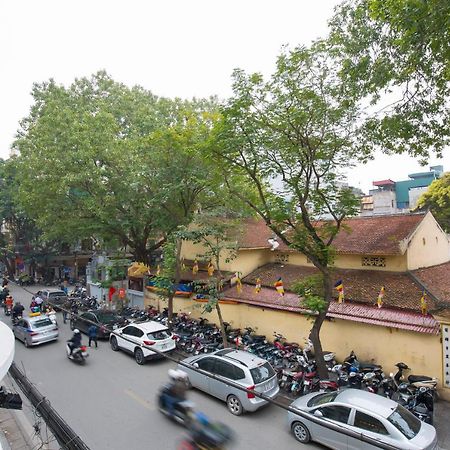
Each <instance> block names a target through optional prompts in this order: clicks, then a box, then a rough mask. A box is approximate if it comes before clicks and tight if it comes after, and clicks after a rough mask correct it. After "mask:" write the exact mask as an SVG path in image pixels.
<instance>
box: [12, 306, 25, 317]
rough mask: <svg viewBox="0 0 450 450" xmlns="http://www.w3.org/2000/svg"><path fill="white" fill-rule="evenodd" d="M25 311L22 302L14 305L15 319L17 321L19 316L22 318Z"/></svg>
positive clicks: (13, 313)
mask: <svg viewBox="0 0 450 450" xmlns="http://www.w3.org/2000/svg"><path fill="white" fill-rule="evenodd" d="M24 309H25V308H24V307H23V305H22V304H21V303H20V302H16V304H15V305H14V308H13V310H12V315H13V318H14V319H17V317H18V316H22V315H23V310H24Z"/></svg>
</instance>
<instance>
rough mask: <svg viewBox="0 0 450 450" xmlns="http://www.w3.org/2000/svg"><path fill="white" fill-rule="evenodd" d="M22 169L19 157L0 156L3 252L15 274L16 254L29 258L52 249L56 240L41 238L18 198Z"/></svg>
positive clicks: (0, 250) (7, 266) (30, 259)
mask: <svg viewBox="0 0 450 450" xmlns="http://www.w3.org/2000/svg"><path fill="white" fill-rule="evenodd" d="M19 179H20V172H18V168H17V160H16V158H10V159H8V160H6V161H4V160H0V223H1V224H2V231H1V232H0V255H1V260H2V262H3V263H4V264H5V266H6V268H7V270H8V272H9V275H10V276H11V277H12V276H14V270H13V267H14V266H13V260H14V259H15V256H16V254H17V255H20V256H21V257H22V258H24V259H25V260H26V261H27V262H33V261H35V259H36V257H38V256H41V255H46V254H49V253H52V252H53V251H54V250H55V245H54V243H53V242H46V241H45V240H43V239H42V236H41V232H40V230H39V229H38V228H37V226H36V224H35V222H34V221H33V220H32V219H31V218H30V217H29V216H28V215H27V214H26V213H25V211H24V209H23V208H22V206H21V204H20V198H19Z"/></svg>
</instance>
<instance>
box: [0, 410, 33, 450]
mask: <svg viewBox="0 0 450 450" xmlns="http://www.w3.org/2000/svg"><path fill="white" fill-rule="evenodd" d="M22 414H23V413H22ZM31 448H32V447H31V445H30V444H29V443H28V441H27V440H26V438H25V436H24V434H23V432H22V428H21V426H20V425H19V423H18V418H17V411H12V410H9V409H4V408H0V449H2V450H28V449H31Z"/></svg>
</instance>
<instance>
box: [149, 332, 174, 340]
mask: <svg viewBox="0 0 450 450" xmlns="http://www.w3.org/2000/svg"><path fill="white" fill-rule="evenodd" d="M147 337H148V338H149V339H153V340H154V341H161V340H162V339H168V338H170V333H169V331H168V330H160V331H154V332H153V333H147Z"/></svg>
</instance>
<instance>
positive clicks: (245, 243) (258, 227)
mask: <svg viewBox="0 0 450 450" xmlns="http://www.w3.org/2000/svg"><path fill="white" fill-rule="evenodd" d="M273 236H274V234H273V232H272V230H271V229H270V228H269V227H268V226H267V225H266V223H265V222H264V220H262V219H245V220H244V226H243V230H242V235H241V236H240V238H239V248H242V249H244V248H247V249H248V248H270V245H269V243H268V242H267V240H268V239H270V238H271V237H273Z"/></svg>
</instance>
